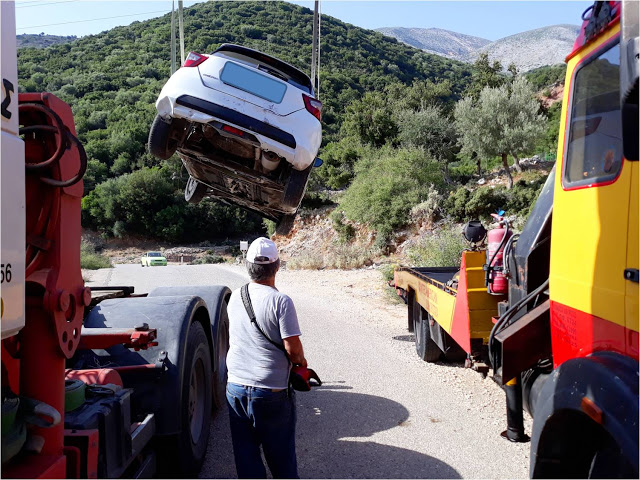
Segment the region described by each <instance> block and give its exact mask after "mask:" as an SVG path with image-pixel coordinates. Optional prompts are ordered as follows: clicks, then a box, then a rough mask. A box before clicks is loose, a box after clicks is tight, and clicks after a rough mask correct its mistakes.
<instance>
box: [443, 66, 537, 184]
mask: <svg viewBox="0 0 640 480" xmlns="http://www.w3.org/2000/svg"><path fill="white" fill-rule="evenodd" d="M538 110H539V109H538V102H537V100H536V99H535V97H534V90H533V88H532V87H531V85H530V84H529V83H528V82H527V80H526V79H524V78H517V79H515V80H514V81H513V83H512V84H510V85H502V86H500V87H497V88H490V87H486V88H484V89H483V90H482V91H481V92H480V97H479V98H478V100H474V99H473V98H472V97H467V98H465V99H463V100H461V101H460V102H458V104H457V105H456V108H455V126H456V129H457V130H458V134H459V135H460V145H461V147H462V150H461V151H462V153H464V154H467V155H469V156H471V155H472V154H473V152H476V153H477V154H478V156H480V157H485V158H486V157H493V156H501V157H502V164H503V165H504V168H505V171H506V173H507V178H508V180H509V188H511V187H512V186H513V178H512V177H511V172H510V171H509V164H508V162H507V155H511V156H512V157H513V159H514V166H515V168H516V170H518V171H519V172H520V171H522V168H521V167H520V162H519V157H520V156H521V155H522V154H524V153H528V152H530V151H532V150H533V149H534V148H535V144H536V141H537V140H538V139H539V137H540V136H541V135H542V134H543V132H544V128H545V119H544V116H543V115H540V114H539V113H538Z"/></svg>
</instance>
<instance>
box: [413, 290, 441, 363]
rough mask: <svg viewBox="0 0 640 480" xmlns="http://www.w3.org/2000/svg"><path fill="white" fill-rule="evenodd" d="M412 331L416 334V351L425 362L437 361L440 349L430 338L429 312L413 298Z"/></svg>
mask: <svg viewBox="0 0 640 480" xmlns="http://www.w3.org/2000/svg"><path fill="white" fill-rule="evenodd" d="M413 309H414V310H413V331H414V334H415V336H416V353H417V354H418V356H419V357H420V358H421V359H422V360H424V361H425V362H430V363H432V362H437V361H438V360H440V357H441V356H442V350H440V347H438V345H437V344H436V342H434V341H433V340H432V339H431V332H430V330H429V323H428V322H429V314H428V313H427V311H426V310H425V309H424V308H422V307H421V306H420V304H419V303H418V301H417V300H416V299H415V297H414V299H413Z"/></svg>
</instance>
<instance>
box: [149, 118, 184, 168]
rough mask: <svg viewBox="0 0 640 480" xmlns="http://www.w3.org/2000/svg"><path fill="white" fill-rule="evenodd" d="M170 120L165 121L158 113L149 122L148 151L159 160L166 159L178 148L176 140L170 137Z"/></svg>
mask: <svg viewBox="0 0 640 480" xmlns="http://www.w3.org/2000/svg"><path fill="white" fill-rule="evenodd" d="M170 134H171V121H169V122H167V121H166V120H164V119H163V118H162V117H161V116H160V115H156V118H155V119H154V120H153V123H152V124H151V130H150V131H149V151H150V152H151V154H152V155H154V156H155V157H158V158H159V159H161V160H167V159H168V158H169V157H171V155H173V154H174V153H175V151H176V149H177V148H178V142H177V141H176V140H174V139H172V138H171V136H170Z"/></svg>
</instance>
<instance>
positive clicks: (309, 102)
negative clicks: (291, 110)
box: [302, 93, 322, 120]
mask: <svg viewBox="0 0 640 480" xmlns="http://www.w3.org/2000/svg"><path fill="white" fill-rule="evenodd" d="M302 99H303V100H304V106H305V108H306V109H307V111H308V112H309V113H310V114H311V115H313V116H314V117H316V118H317V119H318V120H320V115H321V114H322V102H321V101H320V100H316V99H315V98H313V97H310V96H309V95H305V94H304V93H303V94H302Z"/></svg>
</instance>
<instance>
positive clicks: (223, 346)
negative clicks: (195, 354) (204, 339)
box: [213, 307, 229, 413]
mask: <svg viewBox="0 0 640 480" xmlns="http://www.w3.org/2000/svg"><path fill="white" fill-rule="evenodd" d="M217 323H218V324H217V325H216V326H215V340H214V341H215V342H216V343H215V344H214V345H215V350H214V352H215V355H216V368H215V371H214V372H213V381H214V385H213V406H214V409H215V413H218V412H220V411H221V410H222V409H224V408H226V405H227V393H226V392H227V352H228V351H229V317H228V316H227V309H226V307H225V308H224V309H223V311H221V313H220V316H219V318H218V322H217Z"/></svg>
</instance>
